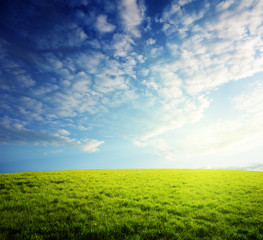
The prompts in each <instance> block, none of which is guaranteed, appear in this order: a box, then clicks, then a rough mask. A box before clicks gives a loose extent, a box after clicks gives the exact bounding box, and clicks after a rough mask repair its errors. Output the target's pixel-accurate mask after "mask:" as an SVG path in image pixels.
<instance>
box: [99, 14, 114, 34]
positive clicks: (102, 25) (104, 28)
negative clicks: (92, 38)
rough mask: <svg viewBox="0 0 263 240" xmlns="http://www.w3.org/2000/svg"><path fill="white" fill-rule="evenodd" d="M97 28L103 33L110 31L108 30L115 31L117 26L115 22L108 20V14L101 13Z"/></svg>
mask: <svg viewBox="0 0 263 240" xmlns="http://www.w3.org/2000/svg"><path fill="white" fill-rule="evenodd" d="M96 28H97V29H98V31H100V32H101V33H108V32H113V31H114V30H115V28H116V27H115V26H114V25H113V24H110V23H108V22H107V16H106V15H99V16H98V17H97V21H96Z"/></svg>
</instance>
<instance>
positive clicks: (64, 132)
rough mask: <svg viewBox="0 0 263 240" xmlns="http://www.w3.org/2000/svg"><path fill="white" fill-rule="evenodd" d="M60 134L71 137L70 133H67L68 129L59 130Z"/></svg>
mask: <svg viewBox="0 0 263 240" xmlns="http://www.w3.org/2000/svg"><path fill="white" fill-rule="evenodd" d="M58 133H59V134H60V135H63V136H69V135H70V132H69V131H67V130H66V129H59V130H58Z"/></svg>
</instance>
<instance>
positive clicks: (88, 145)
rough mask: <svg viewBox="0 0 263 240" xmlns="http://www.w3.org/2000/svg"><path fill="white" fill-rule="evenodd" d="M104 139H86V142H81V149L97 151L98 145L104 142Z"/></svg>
mask: <svg viewBox="0 0 263 240" xmlns="http://www.w3.org/2000/svg"><path fill="white" fill-rule="evenodd" d="M103 143H104V141H98V140H85V141H84V143H81V149H82V150H84V151H86V152H97V151H98V150H99V149H98V147H99V146H100V145H101V144H103Z"/></svg>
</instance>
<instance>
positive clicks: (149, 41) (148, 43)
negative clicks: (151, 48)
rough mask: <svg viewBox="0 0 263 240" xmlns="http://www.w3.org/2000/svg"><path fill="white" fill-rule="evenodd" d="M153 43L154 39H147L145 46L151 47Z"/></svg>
mask: <svg viewBox="0 0 263 240" xmlns="http://www.w3.org/2000/svg"><path fill="white" fill-rule="evenodd" d="M155 42H156V40H155V39H153V38H149V39H147V41H146V44H147V45H153V44H155Z"/></svg>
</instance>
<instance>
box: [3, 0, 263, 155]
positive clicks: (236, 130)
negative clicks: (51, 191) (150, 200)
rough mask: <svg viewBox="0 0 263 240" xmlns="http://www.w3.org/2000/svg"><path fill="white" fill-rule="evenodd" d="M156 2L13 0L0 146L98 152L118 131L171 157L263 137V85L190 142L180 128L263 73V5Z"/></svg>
mask: <svg viewBox="0 0 263 240" xmlns="http://www.w3.org/2000/svg"><path fill="white" fill-rule="evenodd" d="M158 4H160V6H159V7H160V8H159V9H160V11H159V12H158V13H156V14H155V13H153V12H151V11H152V10H151V6H150V3H148V2H147V1H136V0H122V1H120V3H119V2H115V1H113V2H110V1H105V4H101V1H65V2H63V1H54V2H46V1H38V2H35V1H26V2H25V1H18V0H17V1H12V2H8V3H6V4H4V6H3V10H2V12H3V13H4V14H1V16H0V21H1V23H3V27H2V28H1V38H0V64H1V66H2V68H1V71H0V93H1V106H0V113H1V124H0V126H1V143H29V144H54V145H65V146H69V145H71V146H78V147H79V148H81V149H82V150H84V151H88V152H95V151H97V150H98V148H99V146H100V145H101V144H103V143H104V141H105V143H106V142H107V141H106V140H105V138H106V136H108V135H114V136H118V137H123V138H129V139H130V141H131V142H134V143H135V144H136V145H137V146H144V147H150V148H152V149H154V151H155V152H156V153H157V154H161V155H162V156H164V157H167V158H169V159H172V158H176V157H177V156H178V154H179V155H180V154H181V155H185V154H188V152H192V153H196V154H207V153H208V152H210V151H211V149H212V150H213V151H221V150H223V149H227V148H230V147H231V146H234V145H236V144H238V143H240V144H241V143H242V144H245V143H244V142H246V141H250V142H251V141H252V140H253V139H254V140H253V141H256V140H255V139H259V138H260V139H261V136H262V128H261V125H260V121H259V119H260V118H261V117H262V107H263V106H262V102H263V101H262V99H261V98H260V97H259V96H262V95H263V94H262V86H261V83H260V82H256V83H254V84H256V85H255V86H252V85H253V84H252V85H251V86H250V88H249V90H248V91H245V92H244V93H236V94H235V96H232V97H230V98H231V100H229V104H230V105H231V104H232V105H231V106H232V107H233V109H235V110H236V111H239V113H238V114H239V115H238V116H237V117H236V118H232V117H231V119H227V116H223V117H222V119H218V121H216V122H214V123H212V124H211V125H209V126H208V127H207V126H205V127H204V126H201V127H200V129H198V128H197V129H195V130H194V131H193V132H192V133H191V134H186V135H187V136H184V138H183V139H184V141H181V142H180V143H177V140H176V131H179V130H180V129H182V128H187V127H188V126H192V125H194V124H198V123H199V122H202V120H203V119H204V118H205V115H206V113H207V112H208V110H209V109H210V107H211V104H212V102H213V93H214V92H216V91H217V90H218V89H219V88H223V87H225V86H228V84H231V83H233V82H238V81H241V80H242V79H246V78H249V77H252V76H254V75H255V74H259V73H262V72H263V52H262V43H263V41H262V37H263V25H262V22H263V19H262V16H263V3H262V1H246V0H243V1H234V0H228V1H213V2H207V1H190V0H180V1H171V2H169V3H165V4H166V5H164V3H158ZM161 9H162V10H161ZM150 10H151V11H150ZM172 134H174V136H173V137H172V136H171V135H172ZM87 139H88V140H87ZM97 139H102V140H97ZM174 144H177V145H176V146H174ZM247 144H248V142H247ZM252 145H253V144H252V143H251V146H252Z"/></svg>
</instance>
